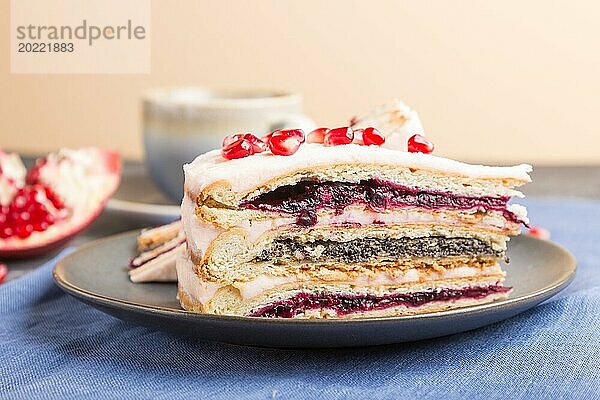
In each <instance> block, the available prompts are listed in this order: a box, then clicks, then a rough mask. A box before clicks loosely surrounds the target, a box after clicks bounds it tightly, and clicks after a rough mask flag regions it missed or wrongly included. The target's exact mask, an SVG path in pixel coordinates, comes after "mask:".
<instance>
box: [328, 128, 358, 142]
mask: <svg viewBox="0 0 600 400" xmlns="http://www.w3.org/2000/svg"><path fill="white" fill-rule="evenodd" d="M353 139H354V131H353V130H352V128H350V127H349V126H345V127H342V128H334V129H331V130H330V131H329V132H327V133H326V134H325V139H324V140H323V143H324V144H325V146H339V145H341V144H350V143H352V140H353Z"/></svg>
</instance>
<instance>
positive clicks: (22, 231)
mask: <svg viewBox="0 0 600 400" xmlns="http://www.w3.org/2000/svg"><path fill="white" fill-rule="evenodd" d="M32 232H33V225H31V224H27V225H17V227H16V229H15V233H16V234H17V236H18V237H19V238H21V239H27V238H28V237H29V236H31V233H32Z"/></svg>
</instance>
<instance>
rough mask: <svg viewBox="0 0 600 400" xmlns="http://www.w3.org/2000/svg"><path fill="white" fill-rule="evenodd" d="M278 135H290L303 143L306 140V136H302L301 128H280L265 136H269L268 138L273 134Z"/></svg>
mask: <svg viewBox="0 0 600 400" xmlns="http://www.w3.org/2000/svg"><path fill="white" fill-rule="evenodd" d="M278 135H285V136H291V137H293V138H296V140H298V141H299V142H300V143H304V141H305V140H306V138H305V137H304V131H303V130H302V129H280V130H278V131H275V132H272V133H270V134H269V135H267V136H269V140H270V139H271V138H272V137H273V136H278Z"/></svg>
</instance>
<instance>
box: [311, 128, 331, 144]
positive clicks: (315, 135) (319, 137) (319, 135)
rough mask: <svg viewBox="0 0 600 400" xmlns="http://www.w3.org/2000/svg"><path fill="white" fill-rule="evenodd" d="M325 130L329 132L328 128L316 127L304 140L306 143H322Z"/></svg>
mask: <svg viewBox="0 0 600 400" xmlns="http://www.w3.org/2000/svg"><path fill="white" fill-rule="evenodd" d="M327 132H329V128H317V129H315V130H314V131H312V132H311V133H309V134H308V138H307V139H306V141H307V142H308V143H323V141H324V140H325V134H327Z"/></svg>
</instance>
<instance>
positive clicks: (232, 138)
mask: <svg viewBox="0 0 600 400" xmlns="http://www.w3.org/2000/svg"><path fill="white" fill-rule="evenodd" d="M240 139H246V140H247V141H249V142H250V144H252V152H253V153H262V152H263V151H266V150H267V145H266V144H265V142H263V141H262V140H261V139H260V138H258V137H256V136H254V135H252V134H251V133H237V134H235V135H228V136H225V139H223V146H222V147H223V148H225V147H227V146H230V145H232V144H233V143H235V142H237V141H238V140H240Z"/></svg>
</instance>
